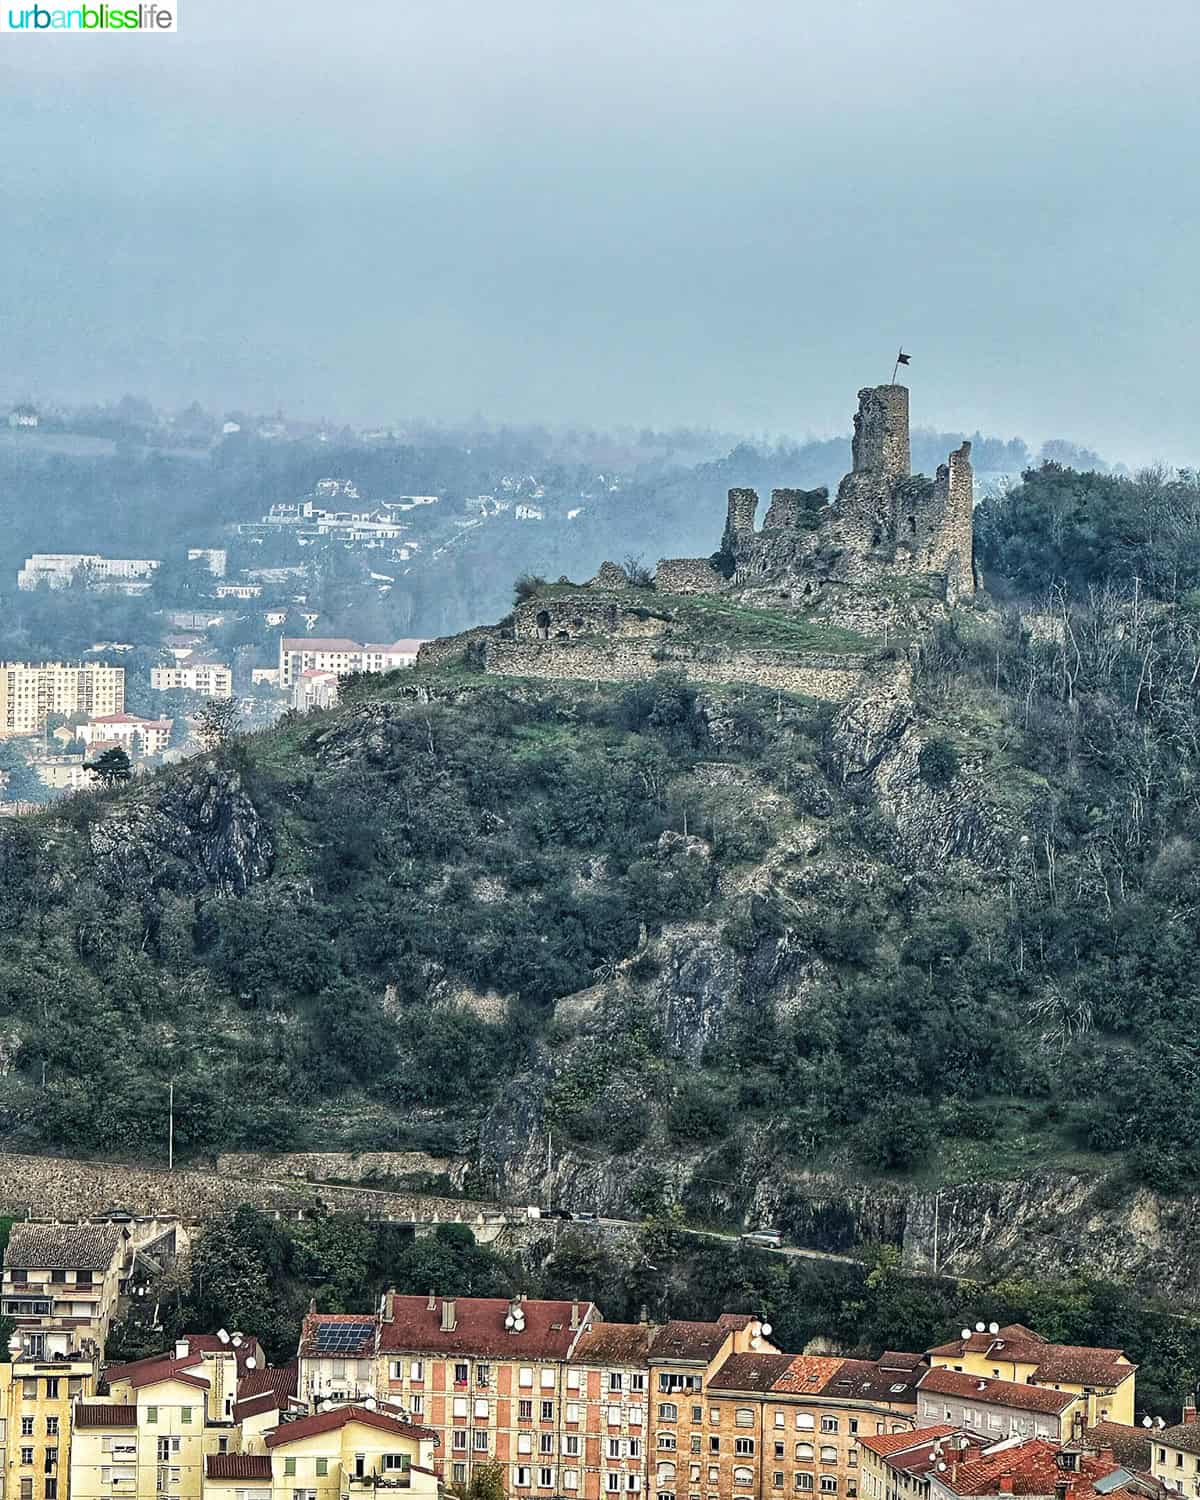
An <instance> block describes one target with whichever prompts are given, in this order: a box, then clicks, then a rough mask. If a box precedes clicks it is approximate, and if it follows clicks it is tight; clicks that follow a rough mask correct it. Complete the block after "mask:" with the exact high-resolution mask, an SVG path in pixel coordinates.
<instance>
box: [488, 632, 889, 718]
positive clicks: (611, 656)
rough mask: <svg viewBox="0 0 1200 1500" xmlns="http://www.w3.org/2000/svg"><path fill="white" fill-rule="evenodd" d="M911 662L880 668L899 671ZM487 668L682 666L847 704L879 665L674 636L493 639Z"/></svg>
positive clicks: (577, 677) (593, 673) (623, 677)
mask: <svg viewBox="0 0 1200 1500" xmlns="http://www.w3.org/2000/svg"><path fill="white" fill-rule="evenodd" d="M906 665H907V664H906V663H892V664H889V665H888V666H887V667H883V668H880V669H879V670H881V671H885V672H889V671H890V672H891V673H892V674H893V675H894V674H895V673H896V672H897V671H899V670H901V668H902V667H906ZM487 670H488V671H489V672H493V673H497V674H499V675H501V676H506V677H542V678H547V679H550V680H554V681H566V682H638V681H641V680H642V679H643V678H646V677H653V676H654V674H655V673H656V672H667V671H676V672H682V673H683V674H684V676H685V677H687V678H688V680H689V681H691V682H712V683H736V682H745V683H752V684H754V685H755V686H757V687H765V688H771V689H774V690H776V691H779V692H784V693H797V694H800V695H802V696H804V697H809V698H824V699H828V700H830V701H831V702H834V703H841V702H843V701H844V700H845V699H846V698H848V697H850V696H851V694H852V693H853V692H854V691H855V690H856V689H857V688H858V687H859V686H860V684H861V683H862V682H863V680H864V679H865V678H867V677H868V676H869V675H873V673H874V671H875V670H876V669H875V668H874V667H873V665H872V663H871V662H870V661H869V659H868V658H867V657H865V656H861V655H855V654H853V653H851V652H819V651H770V650H752V649H740V648H733V647H729V646H719V645H703V646H701V645H694V644H689V643H686V642H679V643H674V642H671V641H666V640H660V641H638V640H616V641H604V642H593V641H574V642H569V643H566V642H541V641H499V640H494V641H492V642H491V643H490V644H489V645H488V648H487Z"/></svg>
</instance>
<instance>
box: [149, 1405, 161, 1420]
mask: <svg viewBox="0 0 1200 1500" xmlns="http://www.w3.org/2000/svg"><path fill="white" fill-rule="evenodd" d="M146 1421H147V1422H157V1421H158V1407H157V1406H148V1407H147V1408H146Z"/></svg>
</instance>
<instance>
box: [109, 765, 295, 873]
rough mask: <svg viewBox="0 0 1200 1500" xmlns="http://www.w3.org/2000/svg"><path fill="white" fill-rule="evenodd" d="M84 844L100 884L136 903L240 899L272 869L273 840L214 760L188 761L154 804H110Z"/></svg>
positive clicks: (232, 774)
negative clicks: (163, 897) (182, 897)
mask: <svg viewBox="0 0 1200 1500" xmlns="http://www.w3.org/2000/svg"><path fill="white" fill-rule="evenodd" d="M88 837H89V842H90V846H91V852H92V855H93V858H94V859H95V865H96V872H97V875H98V878H99V879H100V881H101V883H102V884H104V885H106V886H109V887H115V888H120V889H123V890H134V891H138V892H139V893H141V894H142V895H143V896H148V895H151V894H152V893H153V892H154V891H156V890H159V889H164V890H175V891H182V892H188V893H197V894H198V893H199V892H201V891H203V890H211V889H215V890H217V891H219V892H220V893H221V894H223V895H235V896H241V895H244V894H245V892H246V891H247V890H248V889H249V888H250V886H251V885H253V884H254V882H255V881H258V880H262V879H265V878H266V877H267V876H268V875H270V873H271V871H272V869H273V868H274V864H275V842H274V838H273V835H272V833H271V830H270V828H269V827H268V826H267V824H266V822H265V820H264V819H263V817H262V816H261V814H260V813H259V811H258V809H257V807H256V806H255V805H254V802H253V801H252V800H251V798H250V796H249V794H248V793H247V792H246V790H245V788H244V787H243V785H242V781H241V777H240V776H239V774H238V772H237V771H235V770H231V769H229V768H228V767H226V766H221V765H218V764H217V762H215V761H196V762H194V763H193V764H192V765H190V766H189V767H188V773H187V775H185V776H180V777H179V778H177V779H174V780H171V781H169V782H167V783H165V784H164V787H163V790H162V791H161V792H160V793H159V794H158V795H157V796H156V797H152V798H147V799H145V800H142V799H138V800H136V801H135V800H132V799H131V800H128V801H122V802H118V803H116V804H113V805H111V806H110V807H108V808H106V810H105V814H104V815H103V816H102V817H100V818H98V819H96V821H94V822H93V823H92V824H91V825H90V826H89V830H88Z"/></svg>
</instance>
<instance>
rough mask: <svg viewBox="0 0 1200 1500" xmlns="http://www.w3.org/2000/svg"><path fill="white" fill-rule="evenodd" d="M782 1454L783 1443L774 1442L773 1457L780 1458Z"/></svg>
mask: <svg viewBox="0 0 1200 1500" xmlns="http://www.w3.org/2000/svg"><path fill="white" fill-rule="evenodd" d="M783 1456H784V1453H783V1444H782V1443H776V1444H775V1457H776V1458H782V1457H783Z"/></svg>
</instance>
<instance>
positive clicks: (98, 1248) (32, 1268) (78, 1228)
mask: <svg viewBox="0 0 1200 1500" xmlns="http://www.w3.org/2000/svg"><path fill="white" fill-rule="evenodd" d="M128 1244H129V1235H128V1233H127V1231H126V1230H125V1229H123V1228H122V1227H121V1226H120V1225H118V1224H88V1223H85V1224H38V1223H31V1222H18V1223H16V1224H14V1225H13V1226H12V1230H11V1231H10V1233H9V1238H8V1244H7V1246H6V1247H5V1251H4V1283H3V1295H2V1296H0V1312H2V1313H3V1315H4V1316H5V1317H7V1318H12V1320H13V1322H14V1323H15V1325H16V1332H17V1335H18V1336H19V1337H20V1340H21V1347H22V1349H23V1350H24V1351H25V1353H26V1354H27V1355H28V1356H29V1357H30V1358H33V1359H53V1358H55V1357H56V1356H59V1355H65V1354H67V1353H69V1352H70V1351H72V1350H78V1349H83V1350H87V1349H89V1348H94V1349H95V1351H96V1352H97V1353H98V1354H99V1355H100V1356H101V1357H102V1356H103V1353H104V1342H105V1339H106V1338H107V1337H108V1329H109V1325H110V1324H111V1322H112V1318H113V1314H114V1312H115V1311H116V1307H117V1300H118V1298H119V1296H120V1291H121V1278H122V1276H123V1274H124V1272H125V1270H126V1267H127V1264H128V1261H129V1258H130V1254H129V1249H128Z"/></svg>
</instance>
